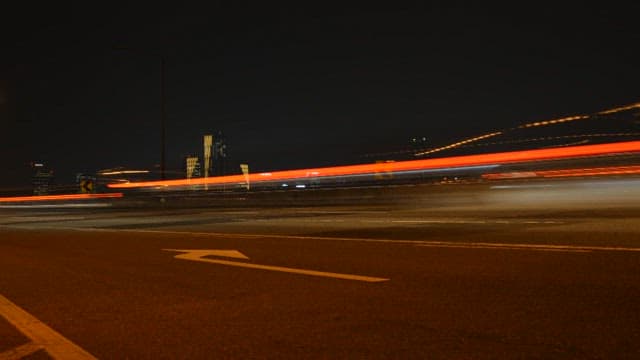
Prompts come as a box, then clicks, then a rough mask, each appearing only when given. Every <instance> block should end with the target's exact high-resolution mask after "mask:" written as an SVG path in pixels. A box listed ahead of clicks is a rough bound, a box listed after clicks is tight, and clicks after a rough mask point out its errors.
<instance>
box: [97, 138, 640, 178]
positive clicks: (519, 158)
mask: <svg viewBox="0 0 640 360" xmlns="http://www.w3.org/2000/svg"><path fill="white" fill-rule="evenodd" d="M629 152H640V141H628V142H617V143H607V144H597V145H581V146H567V147H562V148H550V149H537V150H524V151H511V152H500V153H491V154H479V155H465V156H453V157H446V158H436V159H422V160H408V161H396V162H389V163H374V164H361V165H346V166H334V167H325V168H314V169H299V170H285V171H273V172H268V173H257V174H249V181H250V182H252V183H253V182H268V181H276V180H293V179H308V178H322V177H333V176H344V175H362V174H377V173H387V172H399V171H411V170H427V169H440V168H454V167H464V166H480V165H497V164H507V163H518V162H524V161H538V160H551V159H567V158H574V157H583V156H597V155H607V154H617V153H629ZM310 174H316V175H313V176H310ZM244 182H245V177H244V175H230V176H218V177H211V178H191V179H176V180H165V181H142V182H130V183H120V184H108V185H107V186H108V187H110V188H117V189H124V188H139V187H163V186H164V187H168V186H189V185H204V184H230V183H244Z"/></svg>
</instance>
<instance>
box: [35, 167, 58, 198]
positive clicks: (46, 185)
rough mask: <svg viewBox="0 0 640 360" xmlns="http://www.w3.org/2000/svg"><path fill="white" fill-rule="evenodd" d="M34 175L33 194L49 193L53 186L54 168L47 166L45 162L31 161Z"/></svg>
mask: <svg viewBox="0 0 640 360" xmlns="http://www.w3.org/2000/svg"><path fill="white" fill-rule="evenodd" d="M31 168H32V169H33V176H32V178H31V184H32V185H33V195H47V194H49V192H50V191H51V189H52V187H53V181H54V177H53V170H51V169H49V168H47V167H46V166H45V165H44V164H43V163H41V162H37V161H34V162H32V163H31Z"/></svg>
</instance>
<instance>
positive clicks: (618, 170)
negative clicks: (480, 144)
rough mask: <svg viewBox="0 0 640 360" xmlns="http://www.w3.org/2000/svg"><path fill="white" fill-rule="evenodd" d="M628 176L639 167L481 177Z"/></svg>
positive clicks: (639, 170) (612, 167)
mask: <svg viewBox="0 0 640 360" xmlns="http://www.w3.org/2000/svg"><path fill="white" fill-rule="evenodd" d="M628 174H640V165H630V166H607V167H598V168H586V169H560V170H540V171H525V172H509V173H495V174H484V175H482V177H483V178H485V179H489V180H499V179H518V178H534V177H545V178H554V177H576V176H598V175H628Z"/></svg>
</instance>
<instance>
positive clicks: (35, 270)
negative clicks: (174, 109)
mask: <svg viewBox="0 0 640 360" xmlns="http://www.w3.org/2000/svg"><path fill="white" fill-rule="evenodd" d="M505 186H506V187H505ZM585 189H586V190H588V191H585ZM371 191H373V193H376V192H377V193H381V194H382V193H383V192H384V193H385V194H386V195H385V196H380V197H381V198H386V199H387V200H389V201H382V202H380V201H374V200H372V198H370V197H368V196H365V195H364V193H362V192H361V193H359V194H358V195H357V196H351V197H349V199H350V200H349V201H344V199H345V197H344V195H345V194H347V193H349V192H347V191H341V192H340V194H341V196H340V197H337V196H336V194H335V193H332V192H325V193H321V194H320V193H315V195H310V196H309V197H308V198H305V196H306V195H305V196H296V197H295V198H296V199H298V200H299V201H298V202H297V203H296V202H291V201H290V200H291V198H286V199H284V198H277V197H278V196H280V195H277V194H276V195H272V196H275V197H276V198H274V199H273V201H272V203H268V202H267V203H268V205H264V206H259V203H260V201H257V200H255V199H254V201H242V200H238V201H226V203H227V205H224V204H221V202H220V201H218V200H214V199H206V198H203V199H201V201H200V202H198V205H197V206H195V205H193V204H195V203H194V202H193V201H192V200H189V201H187V202H188V203H189V204H192V205H191V206H185V202H184V201H183V202H180V200H178V198H170V199H169V200H168V201H167V200H165V202H164V203H162V205H156V206H138V205H139V204H138V205H137V206H131V204H129V205H127V206H123V205H122V204H121V205H118V203H113V204H112V205H113V206H109V207H96V208H90V207H82V208H77V207H52V208H50V207H35V208H33V207H30V208H29V207H21V208H16V207H5V208H2V209H0V215H1V217H0V315H1V316H0V359H5V358H20V357H22V356H25V357H26V356H31V357H29V358H65V357H69V356H66V355H65V354H67V355H68V354H71V353H74V354H76V355H77V356H76V358H91V357H95V358H100V359H122V358H135V359H159V358H166V359H174V358H189V359H205V358H230V359H237V358H243V359H247V358H269V359H283V358H290V359H293V358H295V359H300V358H310V359H315V358H331V359H343V358H344V359H346V358H348V359H353V358H367V359H376V358H379V359H391V358H393V359H415V358H431V359H452V358H462V359H468V358H474V359H491V358H545V359H549V358H561V359H567V358H569V359H571V358H576V359H588V358H594V359H597V358H639V357H640V304H639V303H638V300H637V299H639V298H640V281H639V279H640V278H639V277H638V274H639V273H640V221H638V220H640V219H639V217H640V204H636V201H635V199H634V198H633V196H634V195H636V192H637V191H638V190H636V185H635V182H634V181H632V182H629V180H628V179H622V180H620V182H617V183H615V184H614V183H612V182H610V181H608V182H606V183H593V182H589V183H585V182H583V181H576V182H562V183H536V184H521V183H500V185H495V184H494V185H491V186H487V185H483V186H462V185H460V186H458V185H452V186H446V187H433V186H432V187H428V188H427V187H420V186H414V187H399V188H397V189H395V190H389V189H384V190H382V189H377V190H371ZM307 194H309V192H308V193H307ZM332 197H333V198H332ZM319 198H322V199H324V200H325V201H323V202H318V201H317V199H319ZM358 198H359V199H360V200H354V199H358ZM261 199H262V200H264V198H261ZM287 199H288V200H287ZM301 199H302V200H301ZM341 199H342V200H341ZM392 199H396V200H397V201H391V200H392ZM398 199H399V200H398ZM523 199H524V200H523ZM227 200H229V199H227ZM245 200H246V199H245ZM278 203H281V204H285V205H281V206H277V205H274V204H278ZM102 204H104V203H102ZM172 204H175V205H174V206H171V205H172ZM206 204H210V205H209V206H207V205H206ZM176 250H182V251H176ZM194 250H207V251H206V252H196V251H194ZM52 344H53V345H52ZM60 354H62V355H60ZM3 356H4V357H3Z"/></svg>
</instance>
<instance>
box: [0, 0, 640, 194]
mask: <svg viewBox="0 0 640 360" xmlns="http://www.w3.org/2000/svg"><path fill="white" fill-rule="evenodd" d="M634 7H637V6H635V5H631V6H629V7H627V8H617V9H614V8H602V7H596V6H592V5H582V6H581V7H580V8H579V9H573V8H569V7H565V8H561V7H557V5H556V7H548V8H544V7H542V6H536V7H532V8H523V9H520V7H516V6H514V7H504V6H501V7H495V8H490V7H486V6H480V5H471V6H466V7H455V6H452V5H438V6H436V5H433V6H425V7H420V8H417V7H416V8H396V9H389V8H385V9H375V8H367V9H347V8H343V9H340V11H337V10H335V9H327V8H319V7H316V8H313V7H311V6H307V7H301V8H287V9H274V8H271V7H266V8H261V9H253V10H247V9H244V8H232V7H221V6H220V7H217V8H214V9H208V10H207V11H205V10H204V9H190V8H186V7H185V8H181V9H180V8H178V9H170V10H167V11H161V12H159V13H155V14H152V13H147V12H146V10H135V9H127V10H108V11H105V12H103V13H101V14H100V15H98V16H94V15H93V14H92V13H86V14H84V15H81V16H72V15H71V14H70V13H68V14H65V12H64V11H62V9H56V11H55V14H57V16H49V15H50V14H46V15H34V14H32V13H31V12H28V11H17V12H16V13H15V15H16V16H15V18H14V20H15V21H13V22H11V23H9V24H5V25H3V28H2V33H3V34H4V37H3V44H4V45H5V46H4V48H6V49H7V56H6V57H3V59H2V60H0V115H1V116H2V119H3V121H2V125H3V131H2V132H0V144H1V145H0V159H1V160H2V161H3V169H4V170H3V176H2V177H1V178H0V186H3V187H8V186H22V185H27V186H29V185H30V180H31V171H30V169H29V167H28V166H29V163H30V162H31V161H43V162H45V163H47V164H49V165H50V166H51V167H52V168H53V169H55V171H56V177H57V178H58V180H59V182H61V183H71V182H72V181H73V179H74V177H75V174H76V173H78V172H95V171H97V170H100V169H105V168H112V167H116V166H123V167H126V168H145V169H151V168H153V167H154V166H156V165H158V164H159V161H160V119H161V111H160V109H161V108H160V105H161V103H160V74H161V72H160V61H159V59H160V56H159V55H162V56H163V57H164V58H165V60H166V65H167V67H166V79H167V125H166V130H167V133H166V154H167V174H168V176H173V172H172V171H174V170H176V171H177V170H181V169H182V167H183V165H182V160H183V157H184V156H186V155H189V154H194V155H198V156H201V154H202V136H203V135H205V134H211V133H217V132H219V131H221V132H223V133H224V135H225V137H226V138H227V142H228V146H229V156H230V162H232V163H234V164H239V163H248V164H249V166H250V170H252V171H268V170H285V169H294V168H308V167H322V166H331V165H341V164H354V163H363V162H367V161H371V160H372V159H371V157H369V156H368V155H370V154H385V153H393V152H397V151H400V150H402V149H406V148H407V147H409V146H410V139H411V138H413V137H418V138H422V137H425V138H426V139H427V142H428V144H427V146H433V147H437V146H442V145H446V144H447V143H451V142H455V141H458V140H460V139H464V138H467V137H473V136H476V135H479V134H483V133H486V132H488V131H492V130H494V129H503V128H509V127H513V126H516V125H519V124H522V123H526V122H532V121H541V120H549V119H554V118H560V117H564V116H570V115H576V114H592V113H595V112H598V111H602V110H605V109H608V108H612V107H617V106H622V105H628V104H632V103H636V102H638V101H640V92H639V91H638V90H637V84H638V83H640V82H639V81H638V80H640V74H639V72H638V69H637V65H636V64H635V59H636V58H637V56H635V53H636V50H635V46H634V44H636V43H638V40H640V30H639V29H638V27H637V25H636V24H635V21H634V20H635V19H634V16H635V14H636V12H635V11H633V10H635V9H634ZM198 10H200V11H198ZM58 14H59V15H58ZM117 47H125V48H129V49H137V51H135V52H134V51H122V50H117V49H116V48H117ZM380 160H383V159H380ZM233 171H235V172H236V173H239V172H240V169H239V168H238V169H233Z"/></svg>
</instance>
